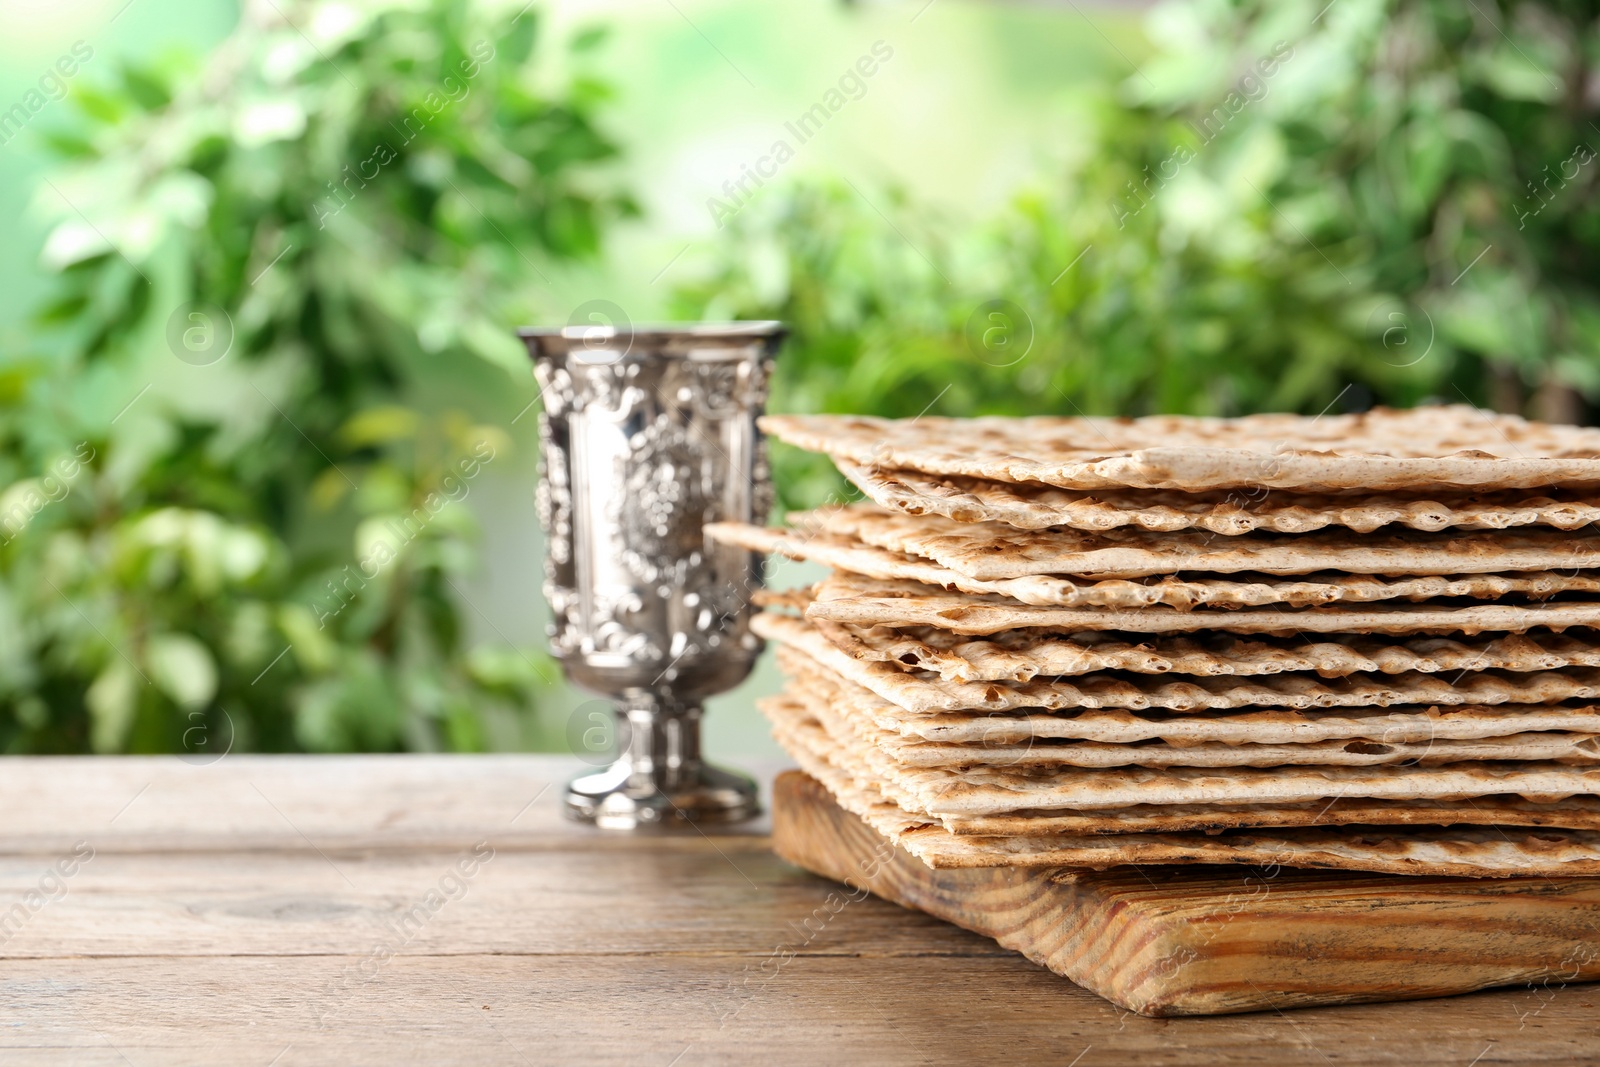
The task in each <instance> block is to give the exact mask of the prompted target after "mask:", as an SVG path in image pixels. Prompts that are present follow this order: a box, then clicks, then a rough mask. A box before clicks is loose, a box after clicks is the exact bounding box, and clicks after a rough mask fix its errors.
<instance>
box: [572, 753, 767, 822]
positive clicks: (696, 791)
mask: <svg viewBox="0 0 1600 1067" xmlns="http://www.w3.org/2000/svg"><path fill="white" fill-rule="evenodd" d="M671 778H672V780H671V781H669V782H666V783H660V782H657V781H656V780H655V778H654V777H653V776H652V775H651V774H649V773H648V772H641V771H640V770H638V769H637V768H636V767H635V765H634V764H633V763H632V762H631V761H630V760H627V759H622V760H618V761H617V762H616V763H613V764H612V765H611V766H609V767H607V768H605V769H604V770H601V771H595V772H594V773H592V774H585V775H583V776H581V777H579V778H575V779H573V780H572V781H571V782H570V783H569V784H568V785H567V798H566V812H567V817H568V818H571V819H575V820H577V821H578V822H588V823H593V824H595V825H596V826H598V827H600V828H602V829H606V830H642V829H648V828H650V827H656V826H663V827H671V826H675V825H676V826H683V825H686V824H690V823H708V824H710V823H732V822H742V821H744V820H745V819H750V818H753V817H755V816H756V815H759V814H760V813H761V802H760V799H759V793H758V791H757V788H756V783H755V782H754V781H753V780H751V779H750V778H748V777H747V776H745V775H742V774H737V773H735V772H733V771H725V770H722V769H720V768H718V767H712V766H710V765H708V764H704V763H700V764H697V765H695V766H693V767H679V768H676V769H675V773H674V774H672V776H671Z"/></svg>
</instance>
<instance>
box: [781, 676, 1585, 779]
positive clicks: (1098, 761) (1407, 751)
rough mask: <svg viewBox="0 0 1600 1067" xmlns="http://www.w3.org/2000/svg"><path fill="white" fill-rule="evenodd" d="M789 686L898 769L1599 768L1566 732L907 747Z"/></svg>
mask: <svg viewBox="0 0 1600 1067" xmlns="http://www.w3.org/2000/svg"><path fill="white" fill-rule="evenodd" d="M795 679H796V683H797V684H796V686H795V688H794V695H795V696H797V697H798V698H799V699H800V701H801V702H802V703H803V704H804V705H805V706H806V707H807V708H808V709H809V710H810V711H811V713H812V714H813V715H814V716H815V717H816V718H817V719H818V720H819V721H821V722H822V724H823V726H824V728H826V729H827V730H828V731H829V732H830V733H832V734H834V735H836V736H838V737H839V738H840V740H841V742H843V741H844V740H845V737H844V736H843V735H844V733H845V732H848V733H849V734H850V735H851V736H852V737H853V738H854V739H856V740H858V741H861V742H864V743H866V744H870V745H874V746H876V747H877V748H878V749H879V750H880V751H881V752H882V753H883V754H884V755H885V756H886V757H888V759H889V760H891V761H893V763H894V764H895V765H897V766H901V767H945V768H952V769H955V768H963V767H975V766H998V767H1011V768H1018V769H1032V768H1049V767H1057V768H1069V767H1082V768H1109V767H1212V768H1221V767H1287V766H1328V767H1375V766H1380V765H1382V764H1388V763H1406V764H1415V765H1418V766H1432V765H1437V764H1443V763H1457V762H1461V761H1464V760H1548V761H1550V762H1554V763H1574V764H1585V763H1587V764H1594V763H1600V738H1597V737H1596V735H1594V734H1586V733H1566V732H1543V733H1526V732H1524V733H1507V734H1502V735H1500V736H1494V737H1485V738H1479V739H1473V740H1449V739H1441V738H1436V737H1428V738H1424V739H1421V740H1417V741H1400V740H1393V741H1383V742H1379V741H1370V740H1344V741H1306V742H1302V741H1295V742H1290V743H1280V744H1274V743H1261V742H1258V741H1257V740H1255V739H1251V740H1250V741H1248V742H1246V743H1242V744H1241V743H1233V742H1223V741H1189V740H1185V741H1184V742H1183V743H1180V744H1167V743H1160V742H1155V743H1143V744H1128V743H1124V742H1110V743H1108V742H1101V741H1086V740H1080V739H1076V738H1053V739H1043V738H1039V737H1034V736H1029V737H1026V738H1023V739H1020V740H1016V741H1002V740H998V739H990V738H986V739H985V740H984V741H983V742H981V743H969V744H944V743H930V742H925V741H911V740H907V739H906V738H905V737H903V736H902V735H901V734H899V733H898V732H895V731H891V730H885V729H881V728H879V727H878V726H877V724H876V723H875V722H874V721H873V719H872V718H871V717H870V716H866V715H858V714H851V713H850V712H848V711H846V709H845V707H844V706H843V701H842V700H841V699H840V697H839V696H838V695H837V690H836V689H835V690H830V689H829V688H828V687H827V686H825V685H823V684H821V683H820V680H819V679H817V678H816V677H814V676H810V675H796V676H795ZM1064 773H1066V772H1064Z"/></svg>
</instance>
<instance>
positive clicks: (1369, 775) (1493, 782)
mask: <svg viewBox="0 0 1600 1067" xmlns="http://www.w3.org/2000/svg"><path fill="white" fill-rule="evenodd" d="M893 778H894V781H895V784H896V785H898V786H900V787H901V788H902V789H905V790H906V791H907V792H909V793H911V794H912V795H914V796H915V797H916V798H917V799H918V801H919V803H920V804H921V806H922V808H923V810H925V811H927V812H929V813H930V814H934V815H939V814H948V815H999V814H1003V813H1005V812H1011V811H1019V810H1022V809H1037V808H1044V809H1048V808H1120V807H1126V806H1129V805H1132V804H1259V803H1305V802H1309V801H1314V800H1318V799H1322V800H1331V799H1332V798H1334V797H1373V798H1380V799H1395V800H1412V799H1423V798H1427V799H1434V800H1465V799H1468V798H1470V797H1477V796H1488V795H1490V794H1494V793H1515V794H1517V795H1518V796H1524V797H1527V798H1529V799H1530V800H1548V799H1560V798H1562V797H1568V796H1574V795H1576V794H1580V793H1581V794H1584V795H1586V796H1594V795H1597V794H1600V769H1592V768H1586V767H1569V766H1565V765H1561V764H1548V763H1532V762H1529V763H1517V762H1507V763H1453V764H1449V765H1448V766H1444V767H1403V766H1398V767H1397V766H1388V767H1270V768H1260V769H1257V768H1230V769H1228V770H1226V771H1208V770H1188V769H1184V768H1172V769H1168V770H1145V769H1140V768H1120V769H1118V770H1114V771H1080V772H1078V773H1076V774H1070V775H1068V774H1056V773H1052V772H1048V771H1046V772H1037V773H1036V772H1030V771H1025V770H1009V769H1004V768H992V767H973V768H969V769H967V770H964V771H962V772H961V773H955V772H952V771H949V770H944V769H940V768H936V767H926V768H914V769H913V768H900V769H898V770H897V772H896V773H895V774H894V775H893Z"/></svg>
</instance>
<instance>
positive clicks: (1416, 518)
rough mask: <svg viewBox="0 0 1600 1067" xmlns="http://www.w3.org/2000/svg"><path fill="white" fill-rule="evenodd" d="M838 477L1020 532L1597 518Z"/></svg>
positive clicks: (1535, 500)
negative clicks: (1063, 528)
mask: <svg viewBox="0 0 1600 1067" xmlns="http://www.w3.org/2000/svg"><path fill="white" fill-rule="evenodd" d="M834 462H835V463H836V464H837V465H838V467H839V470H840V472H842V473H843V474H844V476H845V477H846V478H849V479H850V480H851V481H852V482H854V483H855V484H856V485H857V486H858V487H859V488H860V489H861V491H862V492H864V493H866V494H867V496H868V498H870V499H871V500H873V501H874V502H876V503H878V504H881V505H882V506H884V507H886V508H892V509H894V510H896V511H902V512H905V513H906V514H908V515H943V516H945V517H946V518H950V519H954V520H956V521H957V522H1002V523H1005V524H1006V525H1008V526H1015V527H1018V528H1019V529H1024V530H1043V529H1047V528H1049V527H1052V526H1064V527H1067V528H1070V529H1074V530H1095V531H1098V530H1115V529H1119V528H1122V527H1131V528H1134V529H1140V530H1153V531H1162V532H1170V531H1174V530H1205V531H1208V532H1210V533H1214V534H1222V535H1223V536H1227V537H1233V536H1237V535H1238V534H1246V533H1251V532H1252V531H1255V530H1262V531H1269V532H1275V533H1288V534H1302V533H1311V532H1312V531H1314V530H1322V529H1326V528H1327V527H1330V526H1342V527H1345V528H1346V529H1350V530H1355V531H1357V532H1359V533H1371V532H1372V531H1373V530H1377V529H1379V528H1381V527H1384V526H1389V525H1394V526H1404V527H1408V528H1410V529H1413V530H1423V531H1426V532H1429V533H1436V532H1438V531H1440V530H1448V529H1456V530H1509V529H1513V528H1515V527H1518V526H1553V527H1555V528H1556V529H1558V530H1579V529H1582V528H1583V527H1585V526H1588V525H1590V524H1591V523H1593V522H1595V521H1597V520H1600V496H1595V495H1592V494H1586V493H1578V492H1571V491H1563V490H1554V491H1552V492H1550V493H1537V492H1529V491H1522V490H1513V491H1510V492H1501V493H1491V494H1479V495H1475V496H1462V495H1452V494H1436V495H1430V496H1424V497H1404V496H1383V495H1370V494H1363V495H1361V496H1353V495H1329V494H1323V495H1320V496H1315V495H1306V494H1297V493H1285V492H1282V491H1270V490H1257V491H1254V492H1250V491H1244V490H1233V491H1231V492H1229V491H1223V490H1213V491H1211V492H1208V493H1180V492H1175V491H1171V490H1160V489H1105V490H1099V491H1096V492H1094V493H1087V492H1081V491H1076V490H1072V489H1057V488H1054V487H1053V486H1046V485H1018V484H1014V483H1011V482H996V481H986V480H983V479H978V478H959V477H940V476H937V475H931V474H923V473H921V472H920V471H897V470H884V469H882V468H877V467H865V466H862V465H860V464H857V463H852V462H850V461H849V460H846V459H842V458H835V460H834Z"/></svg>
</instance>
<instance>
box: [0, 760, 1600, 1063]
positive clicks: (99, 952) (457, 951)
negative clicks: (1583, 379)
mask: <svg viewBox="0 0 1600 1067" xmlns="http://www.w3.org/2000/svg"><path fill="white" fill-rule="evenodd" d="M578 769H579V765H578V764H576V763H574V762H571V761H568V760H565V759H558V758H553V757H538V756H515V757H511V756H503V757H502V756H490V757H421V756H404V757H383V756H374V757H339V758H332V757H324V758H301V757H244V756H229V757H227V758H225V759H223V760H221V761H220V762H218V763H215V764H212V765H207V766H201V765H195V764H190V763H186V762H184V761H182V760H180V759H177V758H167V757H164V758H152V759H136V758H128V759H25V760H9V761H7V762H6V763H5V764H4V773H3V775H0V804H3V807H0V810H3V811H4V812H5V816H6V818H5V821H4V824H3V826H0V876H3V878H4V885H3V887H0V954H3V956H4V964H3V971H0V1063H50V1064H67V1063H71V1064H117V1065H135V1067H143V1065H146V1064H208V1065H210V1064H253V1065H259V1067H267V1065H276V1067H291V1065H295V1064H311V1063H334V1064H367V1063H371V1064H382V1065H388V1064H407V1063H419V1064H452V1063H462V1064H466V1063H471V1064H483V1063H505V1064H558V1063H559V1064H564V1063H574V1064H584V1065H589V1064H610V1063H617V1064H659V1065H661V1067H668V1065H671V1064H680V1065H685V1067H687V1065H690V1064H701V1063H760V1064H763V1065H769V1064H777V1063H825V1064H835V1063H874V1064H879V1063H881V1064H899V1063H907V1064H913V1063H973V1062H1007V1063H1034V1062H1039V1063H1055V1064H1076V1065H1077V1067H1097V1065H1100V1064H1119V1063H1133V1062H1137V1063H1139V1064H1141V1065H1156V1064H1211V1063H1236V1064H1272V1065H1280V1064H1313V1065H1332V1064H1341V1065H1342V1064H1354V1063H1392V1064H1405V1065H1408V1067H1416V1065H1422V1064H1452V1065H1455V1067H1469V1065H1477V1067H1487V1065H1489V1064H1505V1063H1552V1064H1554V1063H1560V1064H1573V1063H1585V1062H1588V1063H1593V1062H1600V988H1596V987H1593V986H1571V987H1565V986H1563V985H1562V984H1561V981H1560V976H1559V975H1553V976H1552V977H1551V978H1550V980H1549V981H1548V982H1545V983H1541V984H1540V985H1538V986H1537V987H1523V988H1517V989H1510V990H1503V991H1498V992H1490V993H1479V994H1474V995H1471V996H1465V997H1458V998H1453V999H1448V1000H1432V1001H1418V1002H1412V1003H1406V1004H1388V1005H1371V1006H1359V1007H1348V1008H1330V1009H1315V1010H1308V1011H1299V1012H1290V1013H1271V1012H1269V1013H1263V1014H1257V1015H1240V1016H1227V1017H1219V1018H1205V1019H1168V1020H1150V1019H1144V1018H1141V1017H1139V1016H1136V1015H1130V1014H1127V1013H1124V1012H1122V1011H1121V1010H1119V1009H1117V1008H1114V1007H1112V1006H1111V1005H1109V1004H1107V1003H1106V1002H1104V1001H1102V1000H1100V999H1099V998H1097V997H1095V996H1093V995H1091V994H1089V993H1086V992H1084V991H1083V990H1081V989H1078V988H1076V987H1074V986H1073V985H1071V984H1070V983H1068V982H1066V981H1064V980H1062V979H1060V978H1057V977H1055V976H1054V975H1052V974H1050V973H1048V972H1046V971H1044V970H1042V969H1040V968H1038V967H1035V966H1034V965H1032V964H1030V963H1028V962H1027V961H1025V960H1023V959H1022V958H1021V957H1019V956H1016V955H1014V954H1012V953H1010V952H1007V951H1005V950H1003V949H1001V948H999V947H998V946H997V945H995V944H994V943H993V942H991V941H988V940H986V939H984V938H981V937H979V936H977V935H975V934H971V933H968V932H966V931H964V930H960V929H957V928H955V927H952V926H949V925H946V924H944V923H941V922H939V921H937V920H934V919H931V918H929V917H927V916H924V915H921V914H918V913H914V912H908V911H904V910H902V909H900V908H899V907H896V906H894V905H891V904H887V903H884V902H882V901H880V900H877V899H874V898H867V899H862V900H859V901H855V902H851V903H848V904H845V905H844V906H842V907H835V908H832V909H830V907H829V906H827V905H826V904H825V903H824V902H825V901H826V900H827V899H828V897H829V894H830V893H831V892H833V890H834V888H835V887H834V886H833V885H832V884H831V883H828V882H825V881H823V880H821V879H819V878H816V877H813V876H811V875H808V874H805V873H803V872H801V871H799V870H798V869H796V868H793V867H790V866H789V865H787V864H785V863H783V862H782V861H780V860H778V859H776V858H775V857H774V856H773V855H772V854H771V852H770V851H769V850H768V848H767V841H766V838H765V836H764V827H763V826H762V825H760V824H757V825H755V826H753V827H749V828H746V829H744V830H742V831H739V832H722V833H716V834H710V835H705V834H700V833H698V832H696V831H693V830H689V831H686V832H683V833H678V834H670V835H668V834H654V835H648V836H626V835H618V834H609V833H601V832H597V831H592V830H589V829H587V828H584V827H580V826H575V825H571V824H568V823H566V822H564V821H563V820H562V818H561V815H560V811H559V803H558V800H559V796H560V791H561V789H560V786H561V782H562V781H563V780H564V779H565V778H566V777H568V776H569V775H570V774H571V773H573V772H574V771H576V770H578ZM766 770H767V772H768V774H769V776H770V771H771V770H772V768H766ZM837 899H838V898H835V900H836V901H837Z"/></svg>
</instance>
